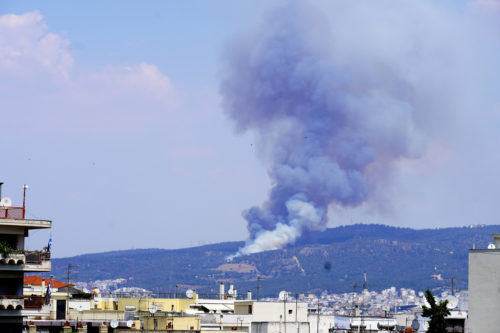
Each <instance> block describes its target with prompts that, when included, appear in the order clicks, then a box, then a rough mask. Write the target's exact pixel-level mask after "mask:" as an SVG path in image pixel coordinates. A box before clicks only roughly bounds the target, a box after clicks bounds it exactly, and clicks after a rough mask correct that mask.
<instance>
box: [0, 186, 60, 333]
mask: <svg viewBox="0 0 500 333" xmlns="http://www.w3.org/2000/svg"><path fill="white" fill-rule="evenodd" d="M1 185H2V183H0V193H1ZM26 189H27V186H26V185H25V187H24V194H25V195H26ZM0 196H1V194H0ZM24 202H25V200H24ZM25 212H26V207H25V204H24V203H23V206H22V207H14V206H12V202H11V200H10V199H8V198H1V197H0V332H2V333H18V332H21V331H22V325H23V318H27V317H37V316H43V315H49V313H50V305H49V304H48V299H47V297H45V295H40V294H38V295H35V294H34V295H24V294H23V285H24V274H25V273H28V272H50V269H51V265H50V249H49V248H48V247H47V248H45V249H43V250H40V251H26V250H25V246H24V244H25V238H26V237H28V236H29V232H30V230H35V229H49V228H51V226H52V222H51V221H48V220H34V219H27V218H26V217H25Z"/></svg>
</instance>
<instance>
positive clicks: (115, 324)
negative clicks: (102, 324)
mask: <svg viewBox="0 0 500 333" xmlns="http://www.w3.org/2000/svg"><path fill="white" fill-rule="evenodd" d="M109 326H111V328H117V327H118V320H116V319H113V320H112V321H111V323H109Z"/></svg>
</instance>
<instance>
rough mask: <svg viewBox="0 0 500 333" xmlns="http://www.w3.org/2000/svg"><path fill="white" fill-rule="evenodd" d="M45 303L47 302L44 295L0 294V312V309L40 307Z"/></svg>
mask: <svg viewBox="0 0 500 333" xmlns="http://www.w3.org/2000/svg"><path fill="white" fill-rule="evenodd" d="M45 304H48V299H47V298H46V297H44V296H16V295H0V313H1V312H2V311H16V310H23V309H41V308H42V306H43V305H45Z"/></svg>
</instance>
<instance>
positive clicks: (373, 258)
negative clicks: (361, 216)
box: [52, 224, 500, 295]
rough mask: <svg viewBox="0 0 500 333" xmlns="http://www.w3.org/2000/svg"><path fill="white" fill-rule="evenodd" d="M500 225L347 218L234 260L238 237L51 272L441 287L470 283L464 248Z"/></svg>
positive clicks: (270, 286) (163, 283)
mask: <svg viewBox="0 0 500 333" xmlns="http://www.w3.org/2000/svg"><path fill="white" fill-rule="evenodd" d="M498 231H500V226H484V227H477V228H469V227H463V228H444V229H423V230H414V229H409V228H396V227H389V226H384V225H363V224H358V225H352V226H342V227H337V228H331V229H327V230H325V231H323V232H312V233H309V234H307V235H305V236H304V237H303V238H302V239H301V240H300V241H299V242H298V243H296V244H295V245H292V246H289V247H288V248H286V249H284V250H275V251H267V252H262V253H257V254H253V255H250V256H245V257H241V258H236V259H234V260H233V261H232V262H227V261H226V260H225V258H226V256H228V255H230V254H233V253H234V252H236V251H237V250H238V248H239V247H241V246H242V245H243V243H242V242H228V243H218V244H212V245H205V246H199V247H193V248H185V249H177V250H164V249H142V250H126V251H113V252H106V253H96V254H86V255H80V256H75V257H70V258H61V259H54V260H53V262H52V267H53V274H54V275H55V277H56V279H60V280H64V279H65V276H66V275H65V271H66V270H67V265H68V264H71V265H78V266H79V267H78V268H77V269H76V270H77V271H78V273H77V275H76V280H78V281H94V280H103V279H116V278H125V279H127V281H128V282H127V283H126V285H128V286H139V287H143V288H146V289H149V290H154V291H163V292H166V291H173V290H175V286H176V285H179V287H180V290H183V289H187V288H192V289H196V290H198V291H199V292H207V293H212V292H216V290H217V282H219V281H224V282H231V283H234V284H235V286H236V287H237V288H238V289H239V290H240V291H241V292H244V291H245V292H246V290H253V291H254V293H255V290H256V286H257V277H258V276H260V277H262V278H263V280H262V281H260V287H261V289H260V294H261V295H263V294H266V295H276V293H277V292H278V291H279V290H282V289H287V290H290V291H295V292H306V291H308V292H321V291H323V290H328V291H329V292H336V293H339V292H346V291H352V289H353V285H354V284H355V283H357V284H358V285H361V284H362V279H363V273H366V274H367V276H368V288H369V289H371V290H380V289H384V288H388V287H390V286H396V287H398V288H399V287H408V288H413V289H416V290H424V289H426V288H435V287H444V286H449V285H450V279H451V278H452V277H453V278H456V279H457V282H456V285H457V286H458V287H459V288H462V289H463V288H466V287H467V266H468V249H470V248H472V247H473V246H474V245H475V246H476V247H478V248H484V247H486V246H487V244H488V243H489V242H490V241H491V234H492V233H494V232H498Z"/></svg>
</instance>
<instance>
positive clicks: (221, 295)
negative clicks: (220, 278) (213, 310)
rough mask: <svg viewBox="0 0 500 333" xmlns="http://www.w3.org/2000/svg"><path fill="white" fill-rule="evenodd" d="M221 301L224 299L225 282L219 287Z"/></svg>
mask: <svg viewBox="0 0 500 333" xmlns="http://www.w3.org/2000/svg"><path fill="white" fill-rule="evenodd" d="M219 299H224V282H221V283H220V285H219Z"/></svg>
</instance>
